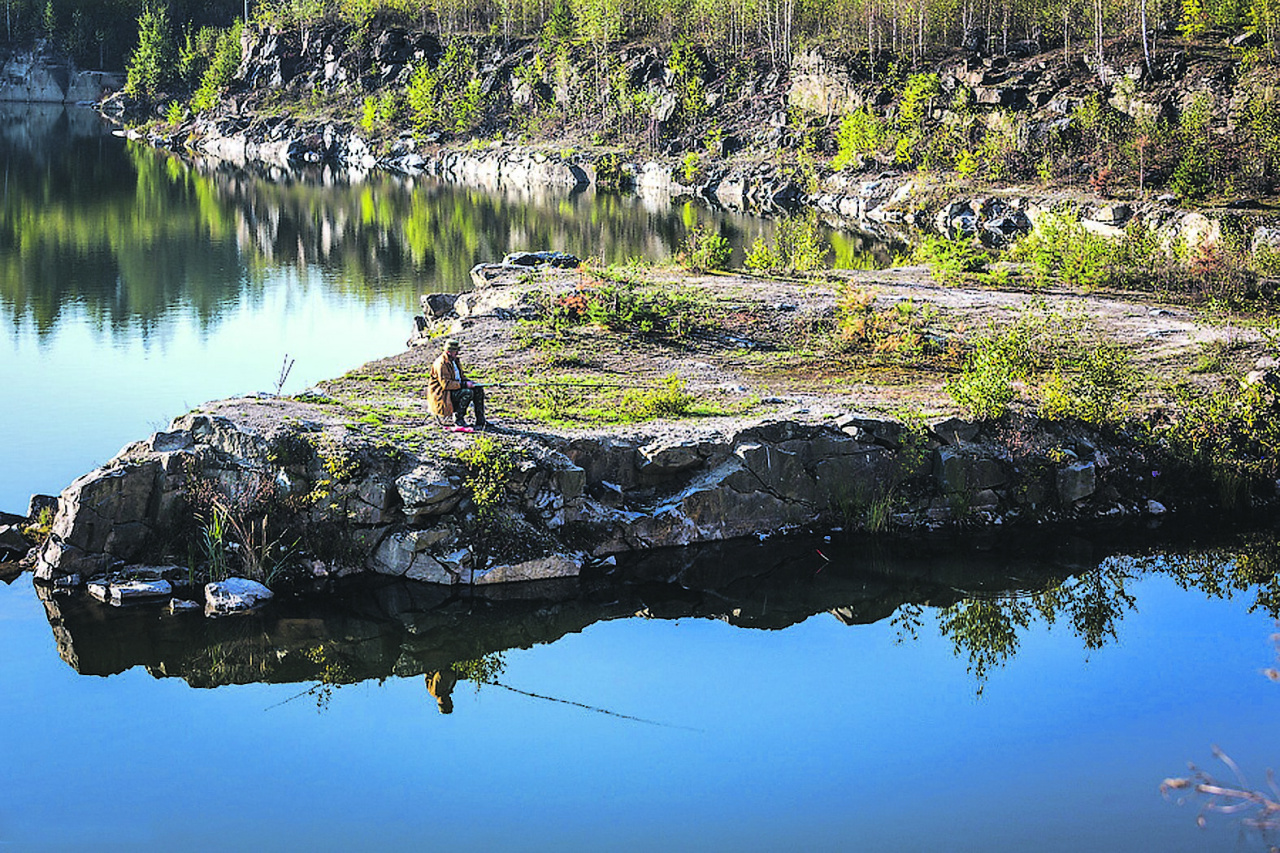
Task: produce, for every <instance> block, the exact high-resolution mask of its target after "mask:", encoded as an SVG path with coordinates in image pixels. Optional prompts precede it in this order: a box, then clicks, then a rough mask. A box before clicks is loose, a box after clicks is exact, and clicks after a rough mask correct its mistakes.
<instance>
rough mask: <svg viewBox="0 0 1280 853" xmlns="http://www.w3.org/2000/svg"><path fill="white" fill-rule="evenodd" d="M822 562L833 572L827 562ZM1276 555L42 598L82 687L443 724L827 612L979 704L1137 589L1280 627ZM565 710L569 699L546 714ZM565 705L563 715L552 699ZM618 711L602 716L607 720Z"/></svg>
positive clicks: (708, 561)
mask: <svg viewBox="0 0 1280 853" xmlns="http://www.w3.org/2000/svg"><path fill="white" fill-rule="evenodd" d="M819 544H820V545H821V546H822V549H823V551H824V554H825V555H826V557H827V558H829V560H828V559H825V558H820V557H819V556H818V555H817V553H816V547H815V546H816V545H819ZM1277 553H1278V552H1277V548H1276V546H1275V545H1274V544H1272V543H1269V542H1267V541H1266V540H1265V538H1263V537H1256V538H1251V539H1246V540H1244V541H1242V542H1239V543H1235V544H1234V545H1233V546H1232V547H1231V548H1226V549H1221V550H1218V549H1214V550H1189V549H1177V550H1172V551H1170V550H1146V551H1143V552H1142V553H1140V554H1139V555H1137V556H1134V555H1133V554H1134V552H1133V550H1132V548H1131V547H1130V548H1127V549H1126V551H1125V552H1117V551H1116V550H1115V548H1114V547H1112V546H1111V545H1109V544H1107V543H1091V542H1085V541H1082V540H1066V541H1064V542H1063V543H1062V544H1061V545H1060V547H1058V548H1056V549H1049V550H1046V549H1045V548H1043V547H1037V548H1030V547H1029V548H1026V549H1023V548H1019V547H1002V548H1001V549H999V550H996V551H984V550H977V549H974V548H972V547H967V546H964V545H962V546H960V547H957V546H956V544H955V543H938V544H937V545H936V546H933V545H929V544H915V545H907V544H905V543H895V544H893V545H886V544H885V543H877V542H874V541H864V540H856V541H847V542H843V543H809V542H803V541H802V542H795V541H789V542H785V543H776V544H773V543H766V544H758V543H740V542H739V543H721V544H718V545H713V546H707V547H701V548H691V549H682V550H673V551H667V552H662V553H657V554H650V555H644V556H641V557H637V558H635V559H634V560H632V561H631V562H630V563H629V564H627V565H625V566H624V567H622V568H620V569H619V570H617V573H618V574H622V573H625V575H626V577H627V578H628V580H627V581H626V582H619V581H618V580H616V579H615V578H614V577H613V576H611V575H610V574H599V575H596V576H593V577H584V578H582V579H580V580H578V579H566V580H560V581H555V582H547V583H538V584H521V585H515V586H512V587H507V588H500V589H493V590H486V591H483V592H482V591H480V590H470V589H461V590H450V589H446V588H442V587H435V586H429V585H422V584H415V583H411V582H404V581H391V580H386V579H382V580H379V581H376V582H359V583H356V582H347V583H344V584H343V585H341V586H340V587H339V588H337V589H335V590H333V592H334V593H335V594H331V595H324V596H319V597H315V598H311V599H296V600H293V601H288V602H284V603H282V604H279V605H277V606H275V607H273V608H272V609H269V610H267V611H264V612H261V613H257V614H253V615H250V616H245V617H243V618H232V619H204V618H201V617H199V616H173V617H170V616H158V615H157V612H156V608H155V607H145V606H135V607H125V608H114V607H108V606H105V605H101V604H99V603H98V602H96V601H94V600H92V599H89V598H88V597H87V596H84V595H54V594H53V593H51V592H50V591H49V590H46V589H40V590H39V593H40V597H41V600H42V601H43V602H44V606H45V610H46V613H47V615H48V618H49V622H50V624H51V625H52V627H53V632H54V635H55V638H56V640H57V643H58V649H59V652H60V654H61V656H62V658H63V660H65V661H66V662H67V663H68V664H69V665H70V666H71V667H72V668H73V669H75V670H76V671H77V672H79V673H81V674H83V675H112V674H115V673H119V672H123V671H124V670H126V669H129V668H132V667H135V666H144V667H146V668H147V670H148V671H149V672H150V673H151V674H152V675H154V676H156V677H157V678H165V677H177V678H182V679H184V680H186V681H187V682H188V683H189V684H190V685H192V686H194V687H216V686H220V685H226V684H243V683H250V682H272V683H279V682H298V683H308V682H311V683H314V686H313V687H311V688H309V689H308V690H307V691H305V692H306V693H310V694H312V695H315V696H317V697H318V698H319V699H320V700H321V701H322V704H323V702H325V701H327V699H328V696H329V694H330V692H331V690H332V688H333V687H335V686H340V685H343V684H350V683H355V682H359V681H364V680H368V679H385V678H387V677H390V676H398V677H408V676H422V677H424V680H425V686H426V690H427V693H428V694H429V696H430V699H431V700H432V701H435V702H436V703H437V704H438V706H439V709H440V710H441V711H442V712H444V713H449V712H450V711H451V710H452V700H451V693H452V691H453V690H454V689H455V686H456V684H457V683H458V682H459V681H471V682H473V683H476V684H481V683H499V684H500V676H501V672H502V666H503V662H502V653H503V652H504V651H506V650H509V649H525V648H529V647H531V646H533V645H536V644H542V643H551V642H554V641H556V640H558V639H559V638H561V637H563V636H565V635H566V634H569V633H576V632H580V631H582V630H583V629H585V628H586V627H588V626H590V625H592V624H594V623H596V622H601V621H606V620H614V619H626V618H634V617H641V618H652V619H686V618H697V619H718V620H722V621H725V622H727V623H729V624H731V625H735V626H738V627H742V628H755V629H765V630H776V629H782V628H786V627H789V626H791V625H795V624H797V623H799V622H802V621H804V620H806V619H808V618H810V617H812V616H814V615H815V614H822V613H827V614H830V615H831V616H832V617H834V618H835V619H837V620H839V621H840V622H841V623H842V624H844V625H849V626H854V625H862V624H871V623H874V622H879V621H882V620H891V621H892V624H894V625H895V626H896V627H897V629H898V631H899V636H900V638H901V639H903V640H908V639H911V638H913V637H915V636H918V632H920V631H922V630H925V629H926V626H927V625H929V623H930V622H932V623H933V625H932V626H930V629H932V628H933V627H935V626H936V630H938V631H939V632H940V633H941V635H942V636H944V637H946V638H948V639H950V640H951V642H952V644H953V646H954V651H955V654H956V655H957V657H959V658H961V659H962V660H964V661H966V663H967V665H968V668H969V670H970V671H971V672H972V674H973V676H974V677H975V680H976V683H977V686H978V689H979V691H981V687H982V685H983V684H984V682H985V680H986V679H987V678H989V677H990V675H991V673H992V671H993V670H994V669H995V668H996V667H998V666H1000V665H1003V664H1004V663H1006V662H1008V661H1009V660H1010V659H1011V658H1013V657H1014V656H1015V655H1016V654H1017V651H1018V647H1019V643H1020V640H1021V639H1022V638H1023V637H1025V636H1026V634H1027V632H1028V631H1030V630H1032V629H1033V627H1034V626H1036V625H1039V626H1041V627H1049V626H1053V625H1055V624H1064V625H1065V626H1067V628H1068V629H1069V630H1070V632H1071V633H1072V634H1073V635H1074V636H1075V637H1076V638H1077V639H1078V640H1079V644H1080V646H1081V648H1082V650H1083V651H1084V652H1085V653H1086V654H1087V653H1089V652H1091V651H1094V650H1097V649H1100V648H1102V647H1104V646H1105V645H1107V644H1108V643H1111V642H1113V641H1115V640H1116V639H1117V638H1118V636H1119V632H1120V624H1121V622H1122V621H1123V620H1124V618H1125V616H1126V614H1128V613H1131V612H1134V611H1136V609H1137V607H1138V603H1137V601H1136V599H1135V597H1134V596H1133V595H1132V594H1131V593H1130V591H1129V587H1131V586H1132V585H1133V584H1134V583H1135V582H1136V581H1137V580H1138V579H1140V578H1142V577H1144V576H1147V575H1151V574H1165V575H1169V576H1172V577H1173V578H1175V579H1176V581H1177V582H1178V583H1179V584H1180V585H1183V586H1184V587H1186V588H1193V589H1199V590H1201V591H1203V592H1204V593H1205V594H1206V595H1208V596H1210V597H1230V596H1232V595H1233V594H1235V593H1243V594H1245V595H1248V596H1251V597H1252V598H1253V607H1255V608H1260V609H1262V610H1265V611H1266V612H1267V613H1269V614H1271V615H1272V616H1275V615H1277V612H1278V608H1277V601H1278V599H1277V598H1276V590H1277V589H1278V588H1280V578H1278V576H1277V566H1278V565H1280V564H1278V563H1277ZM537 698H542V699H553V697H537ZM553 701H554V699H553ZM593 710H601V709H593Z"/></svg>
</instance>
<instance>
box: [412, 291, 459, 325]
mask: <svg viewBox="0 0 1280 853" xmlns="http://www.w3.org/2000/svg"><path fill="white" fill-rule="evenodd" d="M457 300H458V294H456V293H424V294H423V295H422V300H421V301H422V313H423V315H424V316H427V317H432V318H434V319H437V320H438V319H440V318H441V317H447V316H449V315H450V314H452V313H453V304H454V303H455V302H457Z"/></svg>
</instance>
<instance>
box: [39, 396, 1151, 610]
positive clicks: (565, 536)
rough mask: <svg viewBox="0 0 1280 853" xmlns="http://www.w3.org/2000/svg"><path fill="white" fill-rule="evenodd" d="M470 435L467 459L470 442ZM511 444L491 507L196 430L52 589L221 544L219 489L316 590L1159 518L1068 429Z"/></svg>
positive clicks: (141, 462)
mask: <svg viewBox="0 0 1280 853" xmlns="http://www.w3.org/2000/svg"><path fill="white" fill-rule="evenodd" d="M1010 429H1014V430H1015V431H1020V432H1018V437H1017V439H1016V441H1012V442H1011V439H1010V438H1009V435H1010V432H1009V430H1010ZM457 438H458V440H459V442H462V443H461V444H459V447H458V449H461V448H462V447H463V446H465V443H466V442H468V441H469V439H466V438H464V437H461V436H459V437H457ZM499 443H500V445H501V446H502V447H504V448H505V449H506V450H505V452H507V453H509V454H510V466H509V473H508V474H507V475H506V477H505V480H504V482H502V484H501V489H500V490H499V494H498V496H497V498H496V499H490V505H487V506H477V500H478V498H477V491H476V488H477V487H476V485H475V484H476V482H477V480H476V476H477V469H476V464H475V463H465V462H463V461H462V458H461V457H459V456H457V455H455V454H453V453H446V454H443V455H442V454H439V453H436V454H433V455H429V456H422V455H415V454H412V453H405V452H404V450H403V448H400V449H390V450H388V449H387V448H376V447H369V446H362V445H356V444H351V445H344V444H343V443H342V442H341V440H339V439H335V438H334V437H333V436H331V435H330V434H328V433H326V432H325V431H324V429H323V427H322V425H319V424H317V423H305V422H304V423H302V424H301V425H297V424H295V425H293V426H287V427H278V428H276V429H274V430H273V431H271V432H268V433H265V434H264V433H262V432H259V431H256V430H255V428H253V427H251V426H249V425H247V424H243V423H237V422H235V421H233V420H231V419H228V418H225V417H220V416H212V415H206V414H190V415H186V416H183V417H182V418H179V419H177V420H175V421H174V422H173V424H172V425H171V426H170V428H169V430H167V431H164V432H159V433H156V434H155V435H153V436H151V437H150V438H149V439H147V440H146V441H143V442H139V443H136V444H133V445H130V446H129V447H126V448H125V449H124V450H123V451H122V452H121V453H120V454H119V455H118V456H117V457H116V458H115V459H114V460H112V461H111V462H110V463H108V464H107V465H106V466H104V467H102V468H100V469H98V470H96V471H94V472H92V473H90V474H87V475H85V476H84V477H81V478H80V479H78V480H76V481H75V482H74V483H72V485H71V486H69V487H68V488H67V490H66V491H64V492H63V494H62V496H61V498H60V500H59V509H58V513H57V516H56V518H55V521H54V526H53V532H52V535H51V536H50V538H49V540H48V542H47V543H46V544H45V546H44V548H43V549H42V551H41V553H40V557H39V562H38V567H37V576H38V578H40V579H42V580H45V581H55V582H57V581H61V582H63V583H64V584H65V583H67V582H68V581H67V578H69V577H74V578H75V579H76V580H79V581H90V580H93V579H96V578H103V577H107V576H109V575H110V574H111V573H112V572H113V571H115V570H116V569H117V568H118V567H119V566H120V565H121V564H122V563H139V562H151V563H157V562H164V561H165V560H164V557H165V554H166V553H167V552H169V551H175V550H176V551H182V549H183V548H185V547H187V546H186V545H185V544H183V543H184V542H190V541H191V537H193V536H199V535H202V534H201V531H205V532H207V530H208V523H209V514H208V510H207V507H206V509H205V510H203V511H202V510H201V506H202V505H201V495H202V494H203V495H205V496H206V499H207V495H209V494H214V493H216V494H218V495H221V496H223V497H221V498H220V500H221V501H222V503H221V504H220V505H219V506H220V507H221V509H220V510H219V511H220V512H225V513H227V514H228V515H232V516H233V515H234V513H235V512H237V511H243V512H245V513H246V514H248V513H250V512H251V511H258V510H251V509H250V507H251V506H252V507H257V508H259V509H260V508H261V507H262V506H265V504H262V503H252V501H263V500H266V499H267V498H270V500H272V501H275V502H276V504H275V507H276V509H275V510H274V511H276V512H279V513H286V512H287V513H291V515H290V522H289V523H290V524H291V525H292V528H291V530H292V533H291V535H292V536H293V537H294V539H295V541H296V542H297V543H304V544H301V545H299V553H297V554H295V555H294V556H295V557H296V558H298V559H303V560H305V561H307V564H308V565H309V566H310V567H311V571H312V573H314V574H316V575H337V576H342V575H348V574H352V573H360V572H366V573H370V574H378V575H388V576H393V577H400V578H406V579H410V580H416V581H423V582H428V583H434V584H441V585H449V586H452V585H457V584H480V585H483V584H492V583H507V582H513V581H523V580H533V579H546V578H556V577H566V576H573V575H576V574H577V573H578V572H579V571H580V570H581V569H582V568H583V566H585V565H586V564H588V563H589V562H591V561H593V560H598V559H601V558H604V557H606V556H608V555H610V554H615V553H619V552H623V551H636V550H648V549H656V548H663V547H667V546H675V545H687V544H691V543H700V542H714V541H721V540H728V539H733V538H739V537H746V536H759V535H771V534H773V533H777V532H780V531H788V530H798V529H802V528H810V527H815V526H843V527H850V528H857V527H873V528H875V529H884V528H892V527H897V528H900V529H904V530H905V529H915V528H938V527H950V526H958V527H967V526H984V525H986V526H989V525H998V524H1004V523H1010V522H1015V521H1023V522H1039V521H1045V520H1064V519H1076V518H1109V519H1114V518H1117V517H1142V516H1144V515H1147V514H1155V510H1152V509H1151V507H1152V506H1153V505H1158V504H1156V503H1155V502H1153V495H1152V494H1151V493H1150V489H1151V488H1152V486H1153V480H1152V475H1151V463H1150V462H1149V460H1148V459H1147V458H1146V457H1145V455H1144V454H1145V451H1143V450H1142V449H1141V448H1138V447H1136V446H1124V445H1123V444H1117V440H1115V439H1112V440H1110V441H1103V440H1102V439H1101V438H1100V437H1099V436H1097V435H1096V434H1093V433H1092V432H1091V431H1089V430H1086V429H1084V428H1082V427H1075V428H1069V427H1066V426H1064V425H1061V424H1038V423H1036V422H1026V423H1023V424H1021V425H1017V426H1015V427H1010V426H1009V425H1008V424H1004V425H992V424H987V425H979V424H970V423H965V422H962V421H958V420H955V419H949V420H947V421H945V422H940V423H938V424H935V425H934V428H933V429H931V430H928V431H925V432H923V433H921V432H918V431H911V430H908V429H906V428H905V427H903V426H902V425H901V424H897V423H895V422H892V421H882V420H875V419H870V418H866V417H861V416H858V415H856V414H851V415H848V416H845V417H842V418H838V419H836V420H833V421H832V420H828V421H824V422H821V423H805V422H802V421H798V420H788V419H781V420H769V421H761V422H757V423H749V424H739V425H735V426H731V427H720V428H705V427H702V428H700V427H690V426H675V425H668V426H665V427H658V428H655V429H653V430H650V431H638V432H633V433H631V434H627V435H607V436H605V435H577V436H574V435H566V436H557V435H546V434H538V435H534V434H524V435H521V436H518V437H512V438H504V439H501V440H499ZM1010 447H1017V448H1021V449H1020V450H1017V451H1015V450H1011V449H1010ZM495 500H496V502H494V501H495ZM237 507H238V508H239V510H238V509H237ZM1160 511H1161V512H1163V511H1164V507H1163V506H1162V505H1161V506H1160ZM265 523H266V522H265V521H264V522H263V524H264V525H265ZM495 525H496V526H495ZM496 530H500V531H501V533H500V534H495V532H494V531H496ZM184 537H185V539H184ZM238 546H239V547H243V548H253V547H254V542H251V541H245V542H243V543H239V545H238ZM262 556H263V557H264V558H265V557H266V556H267V555H262ZM131 577H132V576H131ZM71 582H75V581H71ZM105 588H106V589H109V586H108V587H105ZM108 594H110V595H112V596H114V593H111V592H109V593H108ZM123 595H124V594H123V593H122V597H123Z"/></svg>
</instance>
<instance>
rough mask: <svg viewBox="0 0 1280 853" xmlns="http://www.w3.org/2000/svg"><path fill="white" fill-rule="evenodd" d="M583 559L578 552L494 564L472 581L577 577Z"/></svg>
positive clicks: (503, 581) (513, 580)
mask: <svg viewBox="0 0 1280 853" xmlns="http://www.w3.org/2000/svg"><path fill="white" fill-rule="evenodd" d="M582 561H583V558H582V557H581V556H580V555H576V554H552V555H551V556H549V557H538V558H537V559H534V560H526V561H524V562H522V563H510V564H503V565H497V566H493V567H492V568H490V569H488V570H486V571H483V572H476V573H475V575H474V576H473V578H472V581H473V582H474V583H476V584H477V585H479V584H494V583H513V582H516V581H538V580H548V579H550V578H571V577H577V576H578V574H579V572H581V570H582Z"/></svg>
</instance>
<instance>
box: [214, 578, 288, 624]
mask: <svg viewBox="0 0 1280 853" xmlns="http://www.w3.org/2000/svg"><path fill="white" fill-rule="evenodd" d="M272 595H273V593H272V592H271V590H269V589H267V588H266V587H265V586H263V585H262V584H260V583H258V582H257V581H251V580H247V579H245V578H227V579H226V580H224V581H218V582H216V583H208V584H205V586H204V612H205V615H207V616H216V615H219V614H223V613H238V612H241V611H245V610H252V609H253V608H255V607H257V606H258V605H260V604H262V603H263V602H265V601H268V600H269V599H270V598H271V597H272Z"/></svg>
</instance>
